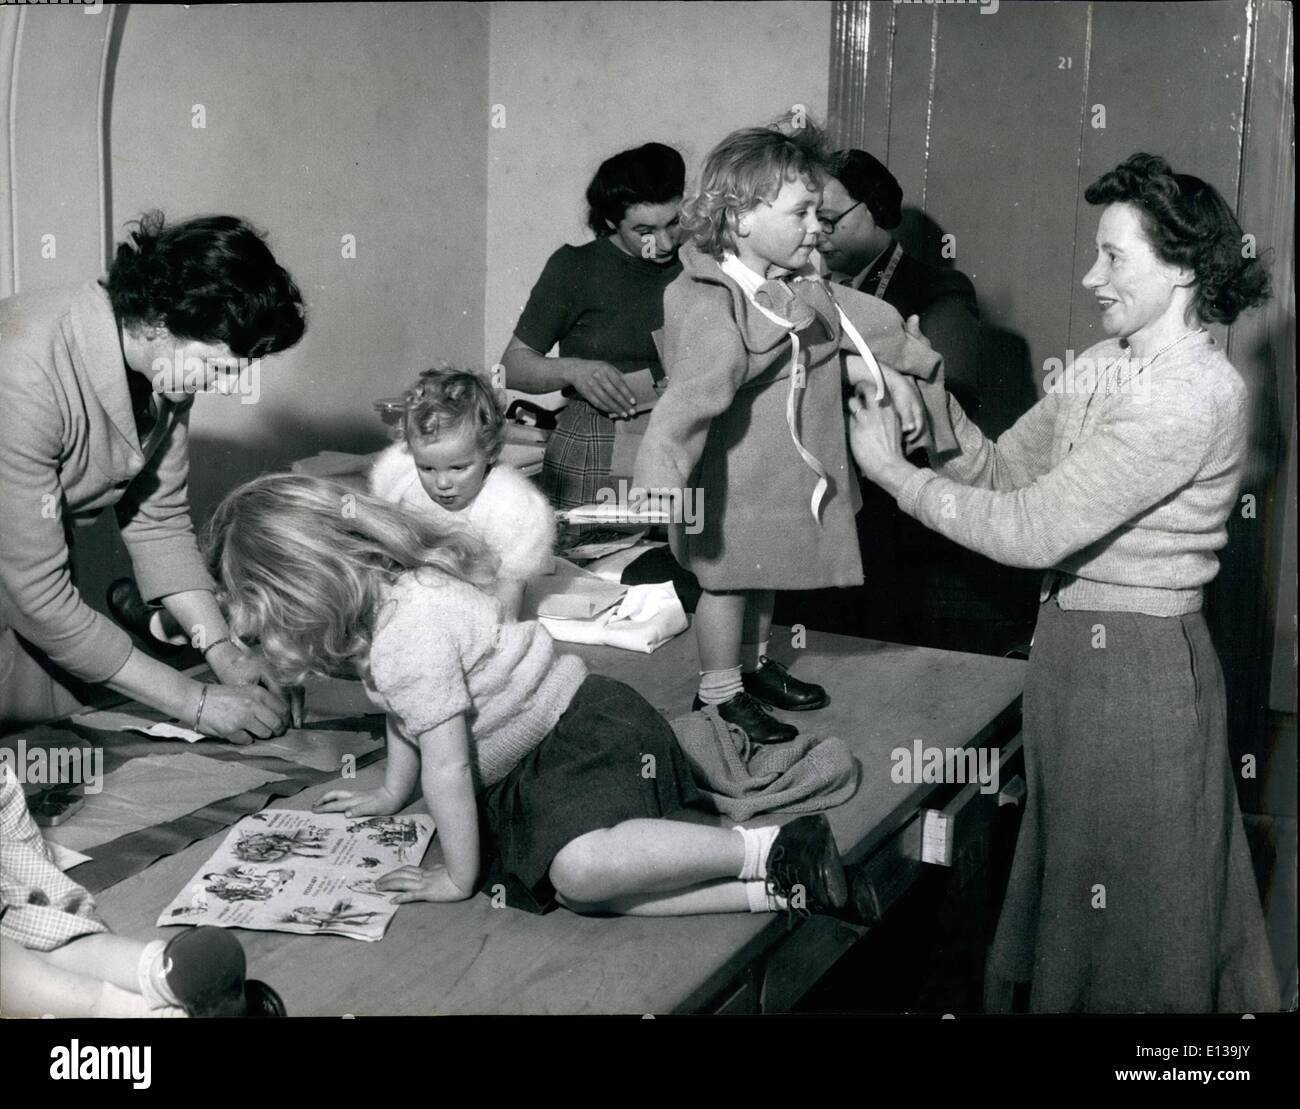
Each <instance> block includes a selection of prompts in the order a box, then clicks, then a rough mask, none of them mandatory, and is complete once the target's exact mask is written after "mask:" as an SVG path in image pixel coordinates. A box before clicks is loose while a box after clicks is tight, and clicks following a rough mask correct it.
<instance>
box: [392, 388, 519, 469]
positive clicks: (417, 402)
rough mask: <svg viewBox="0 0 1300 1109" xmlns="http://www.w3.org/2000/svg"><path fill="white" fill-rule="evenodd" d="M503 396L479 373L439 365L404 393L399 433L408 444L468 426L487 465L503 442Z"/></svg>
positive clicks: (496, 454)
mask: <svg viewBox="0 0 1300 1109" xmlns="http://www.w3.org/2000/svg"><path fill="white" fill-rule="evenodd" d="M504 400H505V397H504V394H503V393H501V392H500V391H498V390H496V389H494V388H493V387H492V384H491V383H490V382H489V381H488V380H487V379H486V378H484V377H483V376H482V375H481V374H476V373H472V372H470V371H469V370H458V369H456V368H455V367H454V366H448V365H445V364H444V365H442V366H438V367H435V368H434V369H431V370H425V371H424V372H423V373H422V374H420V380H419V381H417V382H416V383H415V384H414V385H413V386H412V387H411V388H410V389H408V390H407V391H406V415H405V417H404V419H403V420H402V424H401V429H400V432H399V434H400V435H401V437H403V438H405V440H406V441H407V443H411V442H413V441H414V442H419V441H421V440H428V439H438V438H440V437H441V436H442V435H444V434H446V433H447V432H448V431H452V430H455V429H456V428H460V427H469V428H471V429H472V430H473V432H474V437H475V439H476V440H477V441H478V445H479V447H480V448H481V449H482V451H483V452H484V453H485V454H486V455H487V457H488V461H489V462H495V461H496V460H497V457H498V456H499V455H500V454H501V445H502V444H503V443H504V442H505V434H506V432H505V426H506V420H505V403H504Z"/></svg>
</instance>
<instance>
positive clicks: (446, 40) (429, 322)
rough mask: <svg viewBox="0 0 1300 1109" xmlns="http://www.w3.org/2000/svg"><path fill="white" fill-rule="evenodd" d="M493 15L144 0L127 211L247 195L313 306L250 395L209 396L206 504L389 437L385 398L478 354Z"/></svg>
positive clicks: (117, 113) (429, 7) (124, 144)
mask: <svg viewBox="0 0 1300 1109" xmlns="http://www.w3.org/2000/svg"><path fill="white" fill-rule="evenodd" d="M487 22H488V10H487V7H486V5H480V4H450V3H448V4H366V5H355V6H354V5H343V4H338V5H335V4H319V5H317V4H307V5H286V4H277V5H240V6H211V7H208V6H201V5H199V6H194V7H189V8H185V7H181V6H151V5H138V4H137V5H132V6H131V9H130V12H129V15H128V17H127V22H126V26H125V29H124V33H123V38H122V48H121V55H120V58H119V59H118V66H117V89H116V95H115V97H114V102H113V114H112V184H113V220H114V224H115V226H116V227H117V228H118V229H119V230H120V229H121V225H122V224H123V222H124V221H126V220H129V219H131V218H133V217H135V216H136V215H138V213H139V212H141V211H142V210H144V209H146V208H150V207H154V206H157V207H161V208H163V209H164V210H165V211H166V212H167V214H168V215H169V216H176V217H182V216H188V215H194V214H199V213H213V212H231V213H234V214H237V215H241V216H244V217H246V218H248V219H250V220H252V221H253V222H254V223H255V224H257V225H258V226H260V227H261V228H263V229H264V230H267V231H269V232H270V234H271V243H272V248H273V249H274V250H275V252H276V255H277V257H278V258H279V259H280V261H281V262H282V264H284V265H285V266H286V267H287V268H288V269H289V271H290V272H291V273H292V274H293V275H294V277H295V278H296V280H297V281H298V283H299V285H300V287H301V288H302V291H303V294H304V296H305V298H306V301H307V309H308V314H309V317H310V318H309V325H308V331H307V335H306V336H305V338H304V339H303V341H302V342H301V343H300V344H299V345H298V346H297V347H296V348H294V349H293V350H292V351H289V352H288V353H286V354H285V355H283V356H280V357H276V358H272V359H269V360H267V362H266V363H265V365H264V373H263V375H262V381H261V395H260V399H259V400H258V402H257V403H255V404H244V403H241V402H240V400H238V399H236V398H234V397H218V396H207V397H201V398H199V400H198V402H197V404H196V406H195V414H194V418H193V426H194V430H195V445H194V451H193V462H194V466H193V477H192V484H193V493H194V497H193V499H194V507H195V513H196V517H197V518H200V519H201V518H203V516H204V515H205V513H206V511H208V510H209V509H210V507H211V505H212V503H213V501H214V499H215V498H217V497H219V496H220V495H221V494H222V493H224V492H225V491H226V490H227V489H229V488H230V487H231V486H232V485H233V484H234V483H235V482H236V481H237V480H240V479H242V478H244V477H247V476H251V475H253V474H256V473H258V472H260V471H263V470H265V469H267V468H268V467H272V466H282V465H284V464H285V463H287V462H289V461H290V460H292V459H294V458H297V457H301V456H303V455H305V454H310V453H314V452H315V451H317V450H320V449H322V448H333V449H337V450H352V449H356V450H360V449H370V448H373V447H376V446H380V445H382V443H383V442H384V435H383V428H382V425H381V424H380V423H379V421H378V418H377V417H376V416H375V415H374V413H373V411H372V410H371V408H370V405H371V402H372V401H373V400H374V398H376V397H379V396H383V395H386V394H390V393H393V392H396V391H399V390H400V389H401V388H403V387H404V386H405V385H406V384H407V383H408V379H413V378H414V376H415V373H416V372H417V371H418V370H419V369H421V368H423V367H424V366H427V365H428V364H430V362H431V360H433V359H434V358H435V357H447V358H451V359H455V360H462V361H473V360H477V358H478V357H479V354H480V351H481V347H482V334H483V295H484V279H485V251H484V216H483V194H484V188H485V174H486V154H487V140H486V129H487V128H486V125H487V117H486V109H485V102H486V99H487V74H488V57H487V52H488V26H487ZM198 106H201V118H200V108H199V107H198ZM198 122H202V123H203V126H202V127H199V126H195V124H196V123H198ZM348 235H350V236H355V242H356V249H355V258H348V257H345V256H344V254H345V247H344V241H343V237H344V236H348ZM250 395H251V394H250Z"/></svg>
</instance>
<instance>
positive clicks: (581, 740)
mask: <svg viewBox="0 0 1300 1109" xmlns="http://www.w3.org/2000/svg"><path fill="white" fill-rule="evenodd" d="M703 801H704V799H703V797H702V795H701V794H700V792H699V791H698V790H697V789H696V788H695V784H694V781H693V779H692V777H691V768H690V764H689V763H688V762H687V761H686V756H685V755H683V754H682V750H681V748H680V747H679V746H678V744H677V737H676V735H674V734H673V730H672V728H671V727H669V725H668V721H667V720H665V719H664V718H663V716H662V715H661V714H660V713H659V712H658V711H656V710H655V708H654V707H653V706H652V705H651V704H650V703H649V702H648V701H646V700H645V698H643V697H642V696H641V695H640V694H639V693H637V691H636V690H634V689H632V688H631V687H630V686H626V685H624V684H623V683H622V682H618V681H614V680H613V679H612V678H603V677H599V676H597V675H594V674H593V675H589V676H588V677H587V679H586V680H585V681H584V682H583V683H582V685H581V686H580V687H579V688H578V692H577V693H576V694H575V695H574V698H573V700H572V702H570V704H569V707H568V708H567V709H565V711H564V715H563V716H561V717H560V719H559V721H558V722H557V723H556V725H555V727H554V728H552V729H551V730H550V732H548V733H547V735H546V737H545V738H544V739H543V740H542V742H541V743H540V744H538V746H537V747H535V748H534V749H533V750H532V751H530V752H529V753H528V754H527V755H525V756H524V758H523V759H522V760H521V761H520V762H519V764H518V765H517V766H516V767H515V768H514V769H513V770H511V771H510V773H509V774H507V775H506V777H505V778H503V779H502V780H501V781H500V782H497V783H496V785H494V786H491V787H490V788H488V789H487V790H486V791H484V793H483V795H482V797H481V798H480V801H479V808H480V827H481V828H483V829H484V830H485V831H486V832H487V836H486V839H487V840H488V842H487V844H486V848H487V851H486V854H487V857H488V859H489V863H488V866H487V869H486V874H487V877H486V878H485V879H484V882H483V886H482V889H483V890H484V892H485V893H487V894H488V895H489V896H491V897H498V896H503V897H504V899H505V903H506V904H508V905H510V906H511V907H513V908H518V909H525V910H527V911H529V912H534V913H540V912H545V911H546V910H547V909H549V908H552V907H554V904H555V889H554V887H553V886H552V885H551V881H550V877H549V871H550V869H551V863H552V861H554V859H555V856H556V855H558V854H559V853H560V850H561V849H562V848H563V847H564V846H565V845H566V844H568V843H571V842H572V841H573V840H575V839H577V838H578V837H579V836H582V835H586V834H587V833H588V832H594V831H598V830H600V829H602V828H611V827H613V826H614V825H615V824H620V823H622V822H623V821H625V820H632V819H635V818H638V817H673V816H685V810H687V809H690V808H696V809H700V810H703V808H704V805H703Z"/></svg>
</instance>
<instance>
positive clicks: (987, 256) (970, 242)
mask: <svg viewBox="0 0 1300 1109" xmlns="http://www.w3.org/2000/svg"><path fill="white" fill-rule="evenodd" d="M1087 24H1088V11H1087V8H1086V6H1084V5H1071V4H1050V5H1043V6H1040V5H1036V4H1004V5H1001V6H1000V7H999V10H998V12H997V13H996V14H995V15H983V14H981V12H980V9H979V8H978V7H970V6H959V7H953V8H944V9H942V11H941V12H940V18H939V28H938V64H937V67H936V74H935V82H934V102H933V103H934V106H933V116H932V121H931V129H930V130H931V134H930V149H929V156H928V158H927V168H926V180H927V188H926V205H925V207H926V214H927V216H929V218H930V220H932V221H933V222H934V223H935V224H936V225H937V228H936V229H935V230H937V231H939V232H947V233H951V234H953V235H955V236H956V252H957V254H956V259H955V264H956V266H957V268H958V269H959V270H961V271H962V272H963V273H965V274H967V276H969V277H970V278H971V279H972V280H973V281H974V282H975V288H976V292H977V294H978V296H979V301H980V309H981V311H982V313H983V314H984V317H985V320H986V324H988V325H993V326H996V327H997V328H1000V329H1002V330H1004V331H1007V332H1009V333H1011V334H1012V335H1014V336H1016V337H1018V338H1021V339H1023V340H1024V341H1025V342H1026V344H1027V346H1028V356H1029V362H1030V365H1031V366H1032V368H1033V370H1034V373H1035V377H1036V379H1037V378H1041V374H1042V372H1043V371H1042V365H1043V361H1044V359H1046V358H1063V357H1064V355H1065V346H1066V339H1067V335H1068V326H1069V312H1070V297H1071V287H1072V286H1073V285H1075V284H1076V283H1077V277H1076V275H1075V272H1074V270H1075V268H1076V267H1074V266H1072V264H1071V255H1072V249H1073V238H1074V211H1073V200H1074V197H1075V193H1076V189H1077V180H1078V152H1077V146H1076V145H1075V144H1073V143H1071V142H1070V141H1069V140H1070V139H1071V138H1072V137H1077V135H1078V133H1079V124H1080V118H1079V116H1080V105H1081V103H1082V99H1083V81H1084V71H1085V61H1086V58H1085V50H1086V41H1087ZM937 254H938V252H937V251H933V250H932V253H931V260H932V261H937V260H938V259H937ZM1017 370H1018V367H995V366H988V365H986V367H985V371H986V372H985V373H984V374H983V375H982V377H981V382H980V386H981V390H982V391H983V392H987V391H988V390H989V389H990V388H993V389H1001V388H1004V387H1007V386H1010V385H1013V384H1014V382H1011V381H1008V380H1007V379H1008V377H1010V376H1011V375H1012V374H1013V373H1015V372H1016V371H1017Z"/></svg>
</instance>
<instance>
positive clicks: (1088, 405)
mask: <svg viewBox="0 0 1300 1109" xmlns="http://www.w3.org/2000/svg"><path fill="white" fill-rule="evenodd" d="M1204 330H1205V328H1203V327H1194V328H1192V329H1191V331H1185V332H1184V333H1183V334H1182V335H1179V336H1178V338H1177V339H1175V340H1174V341H1173V342H1172V343H1166V344H1165V345H1164V346H1162V347H1161V348H1160V349H1159V350H1158V351H1156V352H1155V354H1153V355H1151V357H1150V358H1143V359H1142V360H1141V361H1140V362H1139V363H1138V368H1137V370H1136V373H1141V372H1142V371H1143V370H1146V369H1150V368H1151V365H1152V363H1154V362H1155V360H1156V359H1157V358H1159V357H1160V356H1161V355H1162V354H1166V353H1168V352H1169V351H1171V350H1173V349H1174V347H1176V346H1177V345H1178V344H1179V343H1181V342H1182V341H1183V340H1184V339H1190V338H1191V337H1192V336H1193V335H1200V334H1201V333H1202V332H1203V331H1204ZM1131 354H1132V351H1129V352H1128V353H1127V354H1123V355H1120V358H1126V357H1129V356H1130V355H1131ZM1120 358H1116V359H1115V360H1114V361H1112V362H1111V363H1110V364H1109V365H1107V367H1106V369H1105V370H1103V371H1102V372H1101V373H1100V374H1098V375H1097V379H1096V381H1095V382H1094V383H1093V388H1092V391H1091V392H1089V394H1088V399H1087V401H1085V402H1084V405H1083V411H1082V412H1081V413H1080V414H1079V430H1078V432H1077V433H1076V434H1075V436H1074V438H1073V439H1071V440H1070V442H1069V444H1068V445H1067V446H1066V448H1065V450H1066V453H1067V454H1068V453H1069V452H1070V451H1072V450H1074V444H1075V443H1077V442H1078V441H1079V439H1080V438H1081V437H1082V435H1083V429H1084V427H1085V426H1087V423H1088V413H1089V412H1090V411H1091V410H1092V402H1093V400H1095V399H1096V396H1097V394H1098V393H1099V392H1102V391H1103V390H1102V389H1100V388H1099V386H1100V384H1101V382H1102V381H1103V380H1105V379H1106V375H1107V374H1109V373H1110V371H1111V370H1112V369H1114V368H1115V367H1116V366H1117V365H1119V362H1120ZM1127 380H1128V379H1127V378H1126V379H1125V381H1124V383H1123V384H1127ZM1119 384H1120V383H1117V384H1116V387H1117V388H1118V386H1119ZM1107 391H1108V390H1107Z"/></svg>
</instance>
